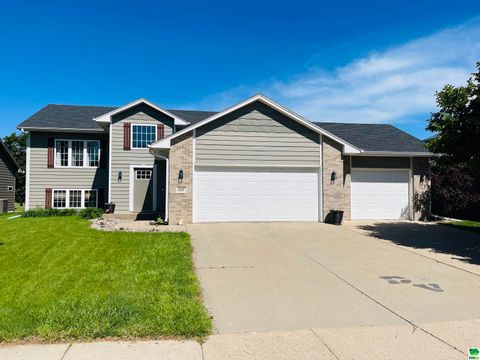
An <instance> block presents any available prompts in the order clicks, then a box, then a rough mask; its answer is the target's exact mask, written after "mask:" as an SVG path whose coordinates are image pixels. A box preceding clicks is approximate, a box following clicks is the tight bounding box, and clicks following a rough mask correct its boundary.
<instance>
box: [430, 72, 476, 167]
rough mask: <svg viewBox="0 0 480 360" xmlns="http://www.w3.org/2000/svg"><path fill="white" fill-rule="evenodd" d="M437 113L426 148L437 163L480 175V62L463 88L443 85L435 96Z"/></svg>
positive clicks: (432, 121) (433, 117)
mask: <svg viewBox="0 0 480 360" xmlns="http://www.w3.org/2000/svg"><path fill="white" fill-rule="evenodd" d="M436 98H437V105H438V108H439V110H438V111H437V112H434V113H432V114H431V116H430V119H429V121H428V126H427V130H429V131H432V132H434V133H435V136H434V137H433V138H432V139H431V140H429V141H428V143H427V147H428V149H429V150H430V151H431V152H433V153H436V154H438V155H439V158H438V161H439V163H440V164H448V165H462V166H467V167H469V168H471V169H472V170H473V172H474V173H475V174H477V175H480V146H479V145H480V144H479V143H480V62H478V63H477V72H476V73H474V74H472V76H471V78H470V79H469V80H468V81H467V84H466V85H465V86H458V87H455V86H452V85H446V86H445V87H444V88H443V90H442V91H439V92H437V93H436Z"/></svg>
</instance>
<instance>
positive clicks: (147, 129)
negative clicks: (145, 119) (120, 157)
mask: <svg viewBox="0 0 480 360" xmlns="http://www.w3.org/2000/svg"><path fill="white" fill-rule="evenodd" d="M155 141H157V126H156V125H135V124H133V125H132V148H133V149H146V148H147V147H148V145H150V144H151V143H154V142H155Z"/></svg>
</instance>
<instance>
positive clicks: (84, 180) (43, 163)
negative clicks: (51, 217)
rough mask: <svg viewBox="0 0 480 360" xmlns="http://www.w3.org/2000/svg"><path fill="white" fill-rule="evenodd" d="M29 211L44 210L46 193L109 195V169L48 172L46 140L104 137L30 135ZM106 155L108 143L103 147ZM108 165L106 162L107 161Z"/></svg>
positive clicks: (62, 134) (95, 138)
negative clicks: (71, 191) (97, 191)
mask: <svg viewBox="0 0 480 360" xmlns="http://www.w3.org/2000/svg"><path fill="white" fill-rule="evenodd" d="M30 136H31V140H30V174H27V176H29V178H30V198H29V208H30V209H32V208H35V207H45V189H46V188H53V189H99V188H103V189H105V193H106V192H107V191H108V168H107V167H105V169H101V168H75V167H70V168H67V167H57V168H53V169H49V168H47V157H48V138H54V139H75V140H102V139H104V140H107V135H106V134H71V133H47V132H31V133H30ZM105 152H106V153H107V152H108V140H107V144H106V151H105ZM107 164H108V159H107Z"/></svg>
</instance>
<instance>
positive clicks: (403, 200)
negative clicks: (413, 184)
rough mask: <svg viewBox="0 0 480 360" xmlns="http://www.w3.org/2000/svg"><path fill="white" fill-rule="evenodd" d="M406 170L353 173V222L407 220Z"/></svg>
mask: <svg viewBox="0 0 480 360" xmlns="http://www.w3.org/2000/svg"><path fill="white" fill-rule="evenodd" d="M408 180H409V172H408V170H352V187H351V191H352V192H351V206H352V219H405V218H407V217H408V211H409V207H408V203H409V202H408V197H409V195H408V194H409V191H408V184H409V181H408Z"/></svg>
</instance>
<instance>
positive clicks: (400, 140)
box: [315, 122, 427, 152]
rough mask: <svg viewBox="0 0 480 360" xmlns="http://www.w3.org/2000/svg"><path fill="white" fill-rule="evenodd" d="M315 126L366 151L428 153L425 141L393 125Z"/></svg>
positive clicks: (352, 124) (326, 124)
mask: <svg viewBox="0 0 480 360" xmlns="http://www.w3.org/2000/svg"><path fill="white" fill-rule="evenodd" d="M315 124H316V125H318V126H320V127H321V128H322V129H325V130H326V131H328V132H330V133H332V134H334V135H336V136H338V137H339V138H341V139H343V140H345V141H347V142H349V143H350V144H352V145H353V146H356V147H358V148H360V149H362V150H365V151H398V152H427V149H426V148H425V143H424V142H423V141H421V140H419V139H417V138H416V137H414V136H412V135H410V134H407V133H406V132H404V131H402V130H400V129H398V128H396V127H395V126H392V125H387V124H356V123H329V122H316V123H315Z"/></svg>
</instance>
